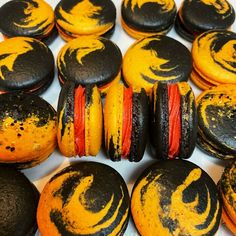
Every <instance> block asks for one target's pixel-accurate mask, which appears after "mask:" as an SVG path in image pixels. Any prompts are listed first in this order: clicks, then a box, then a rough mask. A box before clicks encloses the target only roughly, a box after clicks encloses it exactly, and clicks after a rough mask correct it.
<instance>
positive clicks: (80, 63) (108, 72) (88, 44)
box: [57, 36, 122, 94]
mask: <svg viewBox="0 0 236 236" xmlns="http://www.w3.org/2000/svg"><path fill="white" fill-rule="evenodd" d="M121 63H122V54H121V51H120V49H119V48H118V46H117V45H115V44H114V43H113V42H112V41H110V40H108V39H105V38H102V37H96V36H90V37H85V36H84V37H80V38H77V39H74V40H72V41H70V42H69V43H67V44H66V45H65V46H64V47H63V48H62V49H61V50H60V52H59V54H58V57H57V67H58V77H59V81H60V83H61V84H64V82H65V81H67V80H72V81H75V82H76V84H81V85H88V84H94V85H97V86H98V88H99V90H100V91H101V92H102V93H103V94H105V93H106V92H107V90H108V89H109V88H110V86H111V85H112V84H115V83H118V82H119V80H120V69H121Z"/></svg>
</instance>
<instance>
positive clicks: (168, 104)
mask: <svg viewBox="0 0 236 236" xmlns="http://www.w3.org/2000/svg"><path fill="white" fill-rule="evenodd" d="M152 97H153V99H152V116H151V139H150V140H151V144H152V146H153V147H154V150H155V157H156V158H158V159H173V158H181V159H182V158H189V157H190V156H191V155H192V153H193V150H194V148H195V145H196V138H197V112H196V103H195V96H194V93H193V91H192V89H191V87H190V85H189V84H188V83H187V82H179V83H175V84H166V83H157V84H155V85H154V87H153V96H152Z"/></svg>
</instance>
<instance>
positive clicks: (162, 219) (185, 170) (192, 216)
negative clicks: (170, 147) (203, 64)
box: [131, 160, 221, 236]
mask: <svg viewBox="0 0 236 236" xmlns="http://www.w3.org/2000/svg"><path fill="white" fill-rule="evenodd" d="M131 213H132V216H133V219H134V223H135V225H136V227H137V230H138V231H139V233H140V235H142V236H150V235H161V236H164V235H165V236H173V235H199V236H207V235H208V236H210V235H215V234H216V232H217V230H218V228H219V225H220V220H221V201H220V199H219V193H218V190H217V187H216V185H215V183H214V182H213V180H212V179H211V177H210V176H209V175H208V174H207V173H206V172H205V171H204V170H202V169H201V168H200V167H199V166H197V165H195V164H194V163H192V162H189V161H184V160H165V161H161V162H158V163H155V164H153V165H151V166H150V167H148V168H147V169H145V170H144V172H143V173H142V174H141V175H140V176H139V178H138V179H137V181H136V182H135V185H134V187H133V190H132V196H131Z"/></svg>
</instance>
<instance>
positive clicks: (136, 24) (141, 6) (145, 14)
mask: <svg viewBox="0 0 236 236" xmlns="http://www.w3.org/2000/svg"><path fill="white" fill-rule="evenodd" d="M176 12H177V10H176V5H175V2H174V0H164V1H163V0H162V1H160V0H145V1H137V0H123V2H122V6H121V15H122V20H121V23H122V26H123V28H124V30H125V31H126V32H127V33H128V34H129V35H130V36H131V37H133V38H143V37H147V36H151V35H154V34H166V33H167V32H168V31H169V30H170V29H171V28H172V26H173V24H174V21H175V15H176Z"/></svg>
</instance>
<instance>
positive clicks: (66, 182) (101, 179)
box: [37, 162, 130, 236]
mask: <svg viewBox="0 0 236 236" xmlns="http://www.w3.org/2000/svg"><path fill="white" fill-rule="evenodd" d="M129 200H130V199H129V193H128V189H127V186H126V184H125V182H124V180H123V178H122V176H121V175H120V174H119V173H118V172H117V171H116V170H114V169H113V168H111V167H110V166H107V165H105V164H101V163H96V162H77V163H76V164H74V165H71V166H69V167H66V168H65V169H63V170H62V171H60V172H59V173H57V174H56V175H54V176H53V177H52V178H51V180H50V181H49V182H48V183H47V184H46V186H45V187H44V189H43V191H42V193H41V197H40V200H39V205H38V210H37V222H38V227H39V231H40V233H41V235H42V236H48V235H50V236H59V235H91V236H92V235H93V236H95V235H97V236H98V235H114V236H116V235H117V236H118V235H123V234H124V232H125V230H126V227H127V224H128V220H129Z"/></svg>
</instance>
